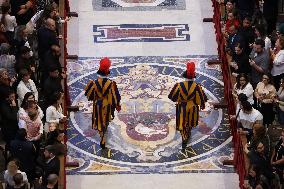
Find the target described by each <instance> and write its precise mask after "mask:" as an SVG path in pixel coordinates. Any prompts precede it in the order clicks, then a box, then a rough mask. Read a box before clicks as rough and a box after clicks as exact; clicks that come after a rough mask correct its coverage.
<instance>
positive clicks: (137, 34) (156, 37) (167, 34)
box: [93, 24, 190, 43]
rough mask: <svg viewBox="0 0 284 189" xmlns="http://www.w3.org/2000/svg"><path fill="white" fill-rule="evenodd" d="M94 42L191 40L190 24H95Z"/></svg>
mask: <svg viewBox="0 0 284 189" xmlns="http://www.w3.org/2000/svg"><path fill="white" fill-rule="evenodd" d="M93 32H94V42H95V43H106V42H171V41H189V40H190V35H189V27H188V24H121V25H94V26H93Z"/></svg>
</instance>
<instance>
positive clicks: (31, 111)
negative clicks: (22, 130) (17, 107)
mask: <svg viewBox="0 0 284 189" xmlns="http://www.w3.org/2000/svg"><path fill="white" fill-rule="evenodd" d="M27 113H28V116H29V118H30V119H31V120H32V121H34V120H36V119H37V117H38V110H37V109H34V108H33V109H28V111H27Z"/></svg>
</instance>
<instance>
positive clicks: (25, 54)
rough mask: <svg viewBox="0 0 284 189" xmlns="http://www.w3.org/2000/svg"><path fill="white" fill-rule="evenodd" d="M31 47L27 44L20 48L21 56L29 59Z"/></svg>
mask: <svg viewBox="0 0 284 189" xmlns="http://www.w3.org/2000/svg"><path fill="white" fill-rule="evenodd" d="M30 51H31V49H30V48H29V47H27V46H22V47H21V48H20V56H21V57H22V58H24V59H29V58H30V57H31V54H30Z"/></svg>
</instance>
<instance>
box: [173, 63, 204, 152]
mask: <svg viewBox="0 0 284 189" xmlns="http://www.w3.org/2000/svg"><path fill="white" fill-rule="evenodd" d="M183 77H185V81H182V82H180V83H176V84H175V86H174V87H173V88H172V90H171V92H170V94H169V96H168V97H169V99H171V100H172V101H173V102H175V103H176V129H177V130H178V131H179V132H180V133H181V136H182V149H183V150H184V149H185V148H186V146H187V143H188V141H189V139H190V136H191V129H192V127H196V126H197V125H198V119H199V110H200V109H204V108H205V102H206V101H207V97H206V95H205V93H204V91H203V90H202V87H201V85H200V84H198V83H196V82H195V81H194V78H195V64H194V63H193V62H189V63H187V69H186V71H185V72H184V73H183Z"/></svg>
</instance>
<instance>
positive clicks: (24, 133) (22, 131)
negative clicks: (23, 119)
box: [16, 128, 27, 140]
mask: <svg viewBox="0 0 284 189" xmlns="http://www.w3.org/2000/svg"><path fill="white" fill-rule="evenodd" d="M16 138H17V139H19V140H26V139H27V131H26V129H24V128H20V129H19V130H18V131H17V134H16Z"/></svg>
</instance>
